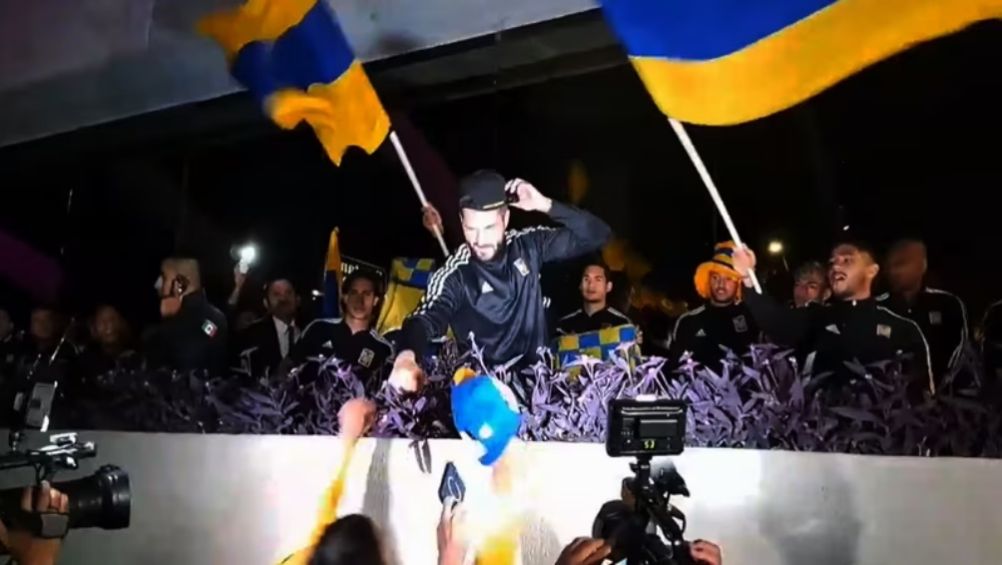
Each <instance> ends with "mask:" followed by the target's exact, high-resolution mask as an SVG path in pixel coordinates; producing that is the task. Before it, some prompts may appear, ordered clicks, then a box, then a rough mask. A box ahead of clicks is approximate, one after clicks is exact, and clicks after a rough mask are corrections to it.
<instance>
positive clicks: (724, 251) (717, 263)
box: [693, 241, 742, 300]
mask: <svg viewBox="0 0 1002 565" xmlns="http://www.w3.org/2000/svg"><path fill="white" fill-rule="evenodd" d="M735 248H737V245H735V244H734V242H733V241H724V242H721V243H718V244H717V245H716V246H715V247H714V248H713V259H710V260H709V261H707V262H705V263H703V264H702V265H700V266H699V267H698V268H696V276H694V277H693V282H694V283H695V285H696V293H697V294H699V296H701V297H702V298H703V299H704V300H709V299H710V273H718V274H720V275H723V276H725V277H727V278H729V279H732V280H736V281H740V280H741V274H740V273H738V272H737V271H736V270H735V269H734V249H735ZM741 291H742V288H741V285H738V298H740V297H741Z"/></svg>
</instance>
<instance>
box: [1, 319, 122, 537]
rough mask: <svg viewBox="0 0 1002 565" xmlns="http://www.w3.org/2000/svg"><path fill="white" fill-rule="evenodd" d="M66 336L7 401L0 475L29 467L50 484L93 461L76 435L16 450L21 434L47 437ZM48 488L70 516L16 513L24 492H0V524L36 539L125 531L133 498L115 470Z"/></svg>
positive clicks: (93, 451) (92, 448)
mask: <svg viewBox="0 0 1002 565" xmlns="http://www.w3.org/2000/svg"><path fill="white" fill-rule="evenodd" d="M65 340H66V335H65V334H64V335H63V338H62V340H61V341H60V342H59V345H58V346H57V347H56V350H55V351H54V352H53V353H52V355H51V356H48V358H47V359H46V358H41V357H40V358H39V359H38V360H36V361H35V363H34V365H33V366H32V367H31V370H30V371H29V372H28V374H27V375H26V376H25V377H24V378H23V380H22V381H21V382H20V386H18V387H17V390H16V391H15V393H14V398H13V401H12V408H13V412H12V425H11V429H10V432H9V436H8V440H9V444H10V450H9V451H8V452H7V453H6V454H3V455H0V472H2V471H6V470H9V469H19V468H23V467H33V468H34V470H35V483H36V485H40V484H41V483H42V481H50V482H51V481H52V478H53V477H54V476H55V474H56V473H57V472H58V471H61V470H72V469H77V468H78V466H79V461H80V460H81V459H86V458H90V457H95V456H96V455H97V446H96V445H95V444H94V443H93V442H80V441H78V440H77V434H75V433H62V434H55V435H53V436H51V437H50V438H49V441H50V443H49V444H48V445H45V446H43V447H40V448H32V449H26V448H22V447H21V441H22V439H23V438H24V435H25V431H26V430H38V431H40V432H46V431H47V430H48V427H49V414H50V412H51V410H52V402H53V400H54V399H55V396H56V390H57V389H58V387H59V374H60V370H59V369H60V368H59V367H58V365H57V364H56V363H55V361H56V359H57V356H58V355H59V351H60V349H61V348H62V347H63V345H64V343H65ZM52 487H53V488H55V489H57V490H59V491H60V492H63V493H65V494H66V495H67V498H68V499H69V514H68V515H60V514H54V513H36V512H26V511H24V510H22V508H21V493H22V490H23V488H12V489H7V490H2V491H0V520H2V521H3V523H4V525H6V526H7V528H8V529H13V528H17V529H22V530H27V531H28V532H30V533H31V534H32V535H34V536H35V537H41V538H59V537H63V536H65V535H66V532H67V530H68V529H69V528H93V527H96V528H103V529H106V530H117V529H122V528H127V527H129V518H130V512H131V506H132V496H131V491H130V488H129V476H128V474H126V472H125V471H123V470H122V469H120V468H118V467H116V466H114V465H105V466H103V467H101V468H100V469H98V470H97V471H96V472H95V473H94V474H93V475H91V476H89V477H83V478H80V479H76V480H72V481H66V482H62V483H52Z"/></svg>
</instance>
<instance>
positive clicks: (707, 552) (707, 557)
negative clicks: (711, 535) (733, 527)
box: [689, 540, 724, 565]
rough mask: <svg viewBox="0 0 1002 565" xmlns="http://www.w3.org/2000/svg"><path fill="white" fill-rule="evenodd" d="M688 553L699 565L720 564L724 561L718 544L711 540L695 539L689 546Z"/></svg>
mask: <svg viewBox="0 0 1002 565" xmlns="http://www.w3.org/2000/svg"><path fill="white" fill-rule="evenodd" d="M689 553H690V554H691V555H692V559H693V560H694V561H695V562H696V563H699V565H721V564H722V563H723V562H724V559H723V556H722V555H721V554H720V546H718V545H717V544H715V543H712V542H708V541H704V540H696V541H694V542H692V545H690V546H689Z"/></svg>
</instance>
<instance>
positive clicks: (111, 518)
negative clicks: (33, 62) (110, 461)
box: [52, 465, 132, 530]
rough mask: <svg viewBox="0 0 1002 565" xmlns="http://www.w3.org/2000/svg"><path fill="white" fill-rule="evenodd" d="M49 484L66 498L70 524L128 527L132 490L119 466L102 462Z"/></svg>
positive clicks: (97, 526)
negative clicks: (86, 474)
mask: <svg viewBox="0 0 1002 565" xmlns="http://www.w3.org/2000/svg"><path fill="white" fill-rule="evenodd" d="M52 486H53V488H56V489H58V490H60V491H61V492H63V493H65V494H66V495H67V496H68V497H69V499H70V528H101V529H104V530H120V529H122V528H128V527H129V519H130V516H131V508H132V493H131V490H130V488H129V475H128V474H127V473H126V472H125V471H123V470H122V469H120V468H119V467H116V466H114V465H105V466H103V467H101V468H100V469H98V470H97V472H96V473H94V474H93V475H91V476H89V477H83V478H81V479H76V480H73V481H66V482H64V483H54V484H53V485H52Z"/></svg>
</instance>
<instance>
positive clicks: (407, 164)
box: [390, 130, 449, 257]
mask: <svg viewBox="0 0 1002 565" xmlns="http://www.w3.org/2000/svg"><path fill="white" fill-rule="evenodd" d="M390 141H392V142H393V148H394V149H396V150H397V156H398V157H400V162H401V163H402V164H403V166H404V170H405V171H407V177H408V178H409V179H411V185H412V186H413V187H414V192H415V193H416V194H417V197H418V200H420V201H421V207H422V208H427V207H428V199H427V198H425V196H424V190H421V182H420V181H418V178H417V174H415V173H414V167H412V166H411V160H410V159H408V158H407V152H406V151H404V146H403V145H402V144H401V143H400V138H399V137H397V132H395V131H392V130H391V131H390ZM432 229H433V231H434V232H435V239H437V240H438V245H439V247H441V248H442V254H443V255H445V256H446V257H448V256H449V246H448V245H446V244H445V238H443V237H442V232H441V230H439V229H438V226H435V227H433V228H432Z"/></svg>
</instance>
